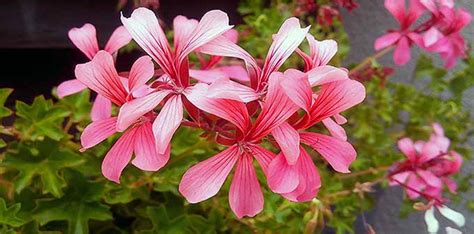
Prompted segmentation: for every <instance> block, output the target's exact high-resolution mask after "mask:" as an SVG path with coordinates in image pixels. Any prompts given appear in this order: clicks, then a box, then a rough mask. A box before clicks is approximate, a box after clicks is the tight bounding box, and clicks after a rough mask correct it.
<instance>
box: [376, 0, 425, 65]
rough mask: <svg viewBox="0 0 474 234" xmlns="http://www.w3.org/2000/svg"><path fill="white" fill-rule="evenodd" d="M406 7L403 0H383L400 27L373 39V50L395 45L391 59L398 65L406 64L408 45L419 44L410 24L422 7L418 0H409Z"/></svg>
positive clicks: (419, 36)
mask: <svg viewBox="0 0 474 234" xmlns="http://www.w3.org/2000/svg"><path fill="white" fill-rule="evenodd" d="M409 2H410V4H409V6H408V8H406V6H405V1H404V0H385V8H386V9H387V10H388V11H389V12H390V13H391V14H392V15H393V17H395V19H396V20H397V21H398V23H399V25H400V28H399V29H397V30H390V31H389V32H388V33H387V34H385V35H383V36H381V37H379V38H378V39H377V40H376V41H375V45H374V47H375V50H380V49H383V48H386V47H389V46H395V51H394V53H393V60H394V61H395V63H396V64H398V65H403V64H406V63H407V62H408V61H409V60H410V58H411V54H410V47H411V46H412V44H413V43H415V44H417V45H420V44H421V35H419V34H418V33H417V32H416V31H414V30H413V29H410V26H411V25H412V24H413V23H414V22H415V21H416V20H417V19H418V18H419V17H420V16H421V15H422V14H423V12H424V7H423V5H421V3H420V2H419V0H410V1H409Z"/></svg>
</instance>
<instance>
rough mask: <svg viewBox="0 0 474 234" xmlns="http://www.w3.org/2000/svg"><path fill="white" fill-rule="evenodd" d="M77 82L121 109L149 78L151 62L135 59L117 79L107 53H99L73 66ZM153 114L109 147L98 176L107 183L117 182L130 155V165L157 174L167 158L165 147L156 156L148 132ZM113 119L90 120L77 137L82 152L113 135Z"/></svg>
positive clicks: (167, 153)
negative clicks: (79, 139) (110, 181)
mask: <svg viewBox="0 0 474 234" xmlns="http://www.w3.org/2000/svg"><path fill="white" fill-rule="evenodd" d="M75 72H76V77H77V79H78V80H79V81H80V82H82V83H83V84H84V85H86V86H87V87H88V88H90V89H92V90H94V91H95V92H97V93H98V94H99V95H101V96H103V97H104V98H106V99H107V100H109V101H111V102H112V103H114V104H115V105H117V106H122V105H123V104H124V103H126V102H127V101H129V100H133V99H134V98H135V96H134V92H135V91H137V90H140V89H141V88H142V87H143V86H145V84H146V82H147V81H148V80H149V79H151V78H152V77H153V73H154V69H153V62H152V61H151V58H150V57H148V56H143V57H141V58H139V59H138V60H137V61H136V62H135V63H134V64H133V66H132V68H131V70H130V73H129V77H128V79H127V78H124V77H120V76H119V74H118V73H117V71H116V69H115V67H114V61H113V57H112V55H111V54H109V53H108V52H106V51H99V52H97V54H96V55H95V56H94V57H93V59H92V61H90V62H88V63H85V64H79V65H77V67H76V71H75ZM154 117H155V114H154V113H153V112H148V113H146V114H145V115H144V116H143V117H142V118H140V119H139V120H136V121H135V122H134V123H133V126H132V127H130V128H129V129H127V131H125V132H124V134H123V135H122V136H121V137H120V138H119V139H118V140H117V142H116V143H115V144H114V145H113V146H112V148H111V149H110V150H109V152H108V153H107V154H106V156H105V158H104V160H103V161H102V174H103V175H104V176H105V177H106V178H107V179H109V180H112V181H115V182H117V183H119V182H120V180H119V178H120V174H121V173H122V170H123V169H124V168H125V166H126V165H127V164H128V162H129V161H130V160H131V157H132V154H133V153H135V158H134V159H133V160H132V164H133V165H135V166H136V167H138V168H140V169H142V170H146V171H157V170H158V169H160V168H161V167H163V166H164V165H165V164H166V162H167V161H168V159H169V155H170V152H169V148H168V149H167V150H166V151H165V152H164V153H158V152H157V150H156V147H155V145H156V144H155V139H154V138H153V133H152V124H151V123H152V121H153V119H154ZM116 125H117V117H109V118H105V119H99V120H94V121H93V122H92V123H91V124H89V125H88V126H87V127H86V128H85V129H84V131H83V133H82V135H81V144H82V147H83V148H82V150H86V149H88V148H91V147H93V146H95V145H96V144H98V143H100V142H102V141H103V140H105V139H107V138H108V137H110V136H111V135H112V134H114V133H116V132H117V129H116Z"/></svg>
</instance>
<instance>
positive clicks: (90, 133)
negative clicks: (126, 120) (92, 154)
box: [81, 117, 117, 150]
mask: <svg viewBox="0 0 474 234" xmlns="http://www.w3.org/2000/svg"><path fill="white" fill-rule="evenodd" d="M116 124H117V117H112V118H108V119H101V120H97V121H94V122H92V123H90V124H89V125H87V127H86V128H84V131H83V132H82V134H81V145H82V150H86V149H89V148H91V147H94V146H95V145H97V144H99V143H100V142H102V141H103V140H105V139H107V138H108V137H110V136H111V135H112V134H114V133H115V132H116V130H115V125H116Z"/></svg>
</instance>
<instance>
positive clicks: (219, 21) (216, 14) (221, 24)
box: [176, 10, 232, 62]
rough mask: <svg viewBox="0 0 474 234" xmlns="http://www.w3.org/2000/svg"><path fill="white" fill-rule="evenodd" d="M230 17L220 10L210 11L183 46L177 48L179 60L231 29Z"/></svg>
mask: <svg viewBox="0 0 474 234" xmlns="http://www.w3.org/2000/svg"><path fill="white" fill-rule="evenodd" d="M231 28H232V26H230V25H229V17H228V16H227V14H226V13H224V12H222V11H220V10H212V11H208V12H207V13H206V14H204V16H203V17H202V18H201V20H200V21H199V24H198V25H197V26H196V28H195V29H194V31H193V32H192V33H191V34H190V36H189V37H188V40H187V41H186V42H185V43H183V45H182V46H178V47H177V48H176V54H177V55H178V62H181V61H182V60H183V59H184V57H185V56H187V55H188V54H189V53H191V52H192V51H194V50H195V49H197V48H198V47H200V46H202V45H204V44H206V43H207V42H210V41H212V40H214V39H215V38H217V37H218V36H220V35H222V34H223V33H224V32H225V31H227V30H229V29H231Z"/></svg>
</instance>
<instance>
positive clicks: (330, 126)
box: [322, 118, 347, 141]
mask: <svg viewBox="0 0 474 234" xmlns="http://www.w3.org/2000/svg"><path fill="white" fill-rule="evenodd" d="M322 122H323V124H324V127H326V129H327V130H328V131H329V133H330V134H331V136H333V137H336V138H338V139H341V140H343V141H347V134H346V131H345V130H344V128H343V127H341V125H339V124H337V123H336V122H335V121H334V120H332V119H331V118H327V119H323V120H322Z"/></svg>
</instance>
